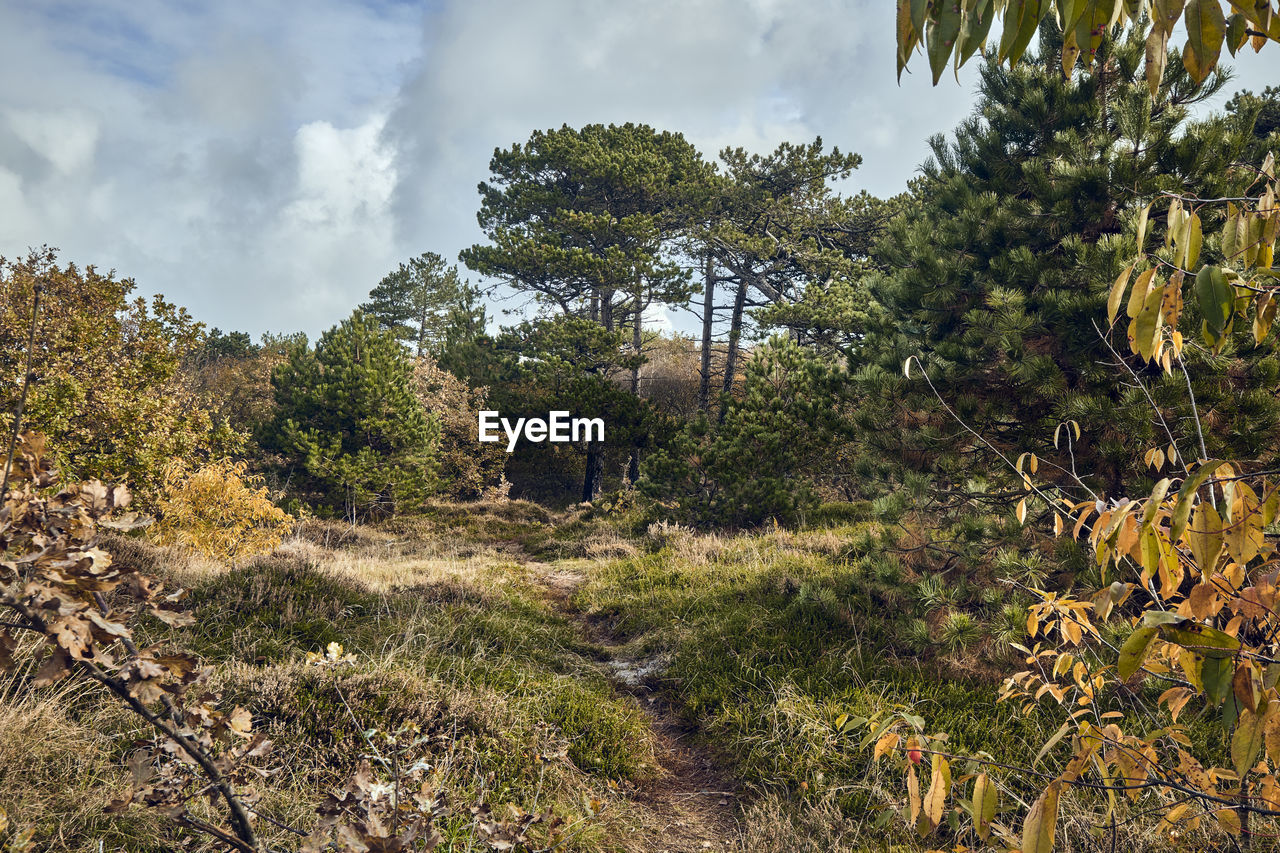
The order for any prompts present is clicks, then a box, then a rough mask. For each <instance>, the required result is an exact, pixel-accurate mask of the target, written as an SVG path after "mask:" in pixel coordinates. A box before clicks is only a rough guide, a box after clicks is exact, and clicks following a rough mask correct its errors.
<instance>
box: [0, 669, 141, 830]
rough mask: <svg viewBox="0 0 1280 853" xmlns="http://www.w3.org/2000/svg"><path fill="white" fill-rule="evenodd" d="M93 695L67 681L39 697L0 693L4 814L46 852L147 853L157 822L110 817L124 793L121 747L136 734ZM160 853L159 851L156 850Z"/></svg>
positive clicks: (13, 688) (12, 685) (9, 687)
mask: <svg viewBox="0 0 1280 853" xmlns="http://www.w3.org/2000/svg"><path fill="white" fill-rule="evenodd" d="M92 694H93V689H92V687H90V686H87V685H84V684H78V683H75V682H71V681H64V682H62V683H61V684H59V685H58V686H56V687H54V688H51V689H49V690H45V691H41V692H38V693H37V692H30V691H25V690H22V689H20V688H19V687H18V686H17V684H16V682H13V681H10V682H9V683H7V684H6V685H4V687H3V690H2V692H0V808H2V809H3V810H4V811H5V812H6V813H7V814H8V816H9V820H10V822H11V824H12V825H13V826H14V827H16V828H17V827H20V828H31V829H34V830H35V834H36V837H37V838H39V839H41V843H42V844H43V845H44V846H42V847H40V848H39V849H42V850H50V851H54V850H66V851H97V850H98V849H99V843H101V844H102V845H103V846H104V848H105V849H108V850H116V849H127V850H143V849H147V848H146V847H144V846H135V845H137V844H139V842H140V841H142V840H143V839H146V838H148V837H151V838H154V836H155V834H156V827H157V826H158V824H159V822H160V821H159V818H158V816H156V815H150V814H138V813H135V814H130V815H128V816H124V817H122V818H119V819H117V818H114V817H108V816H107V815H105V814H104V813H103V808H104V807H105V806H106V805H107V803H109V802H110V801H111V800H112V799H115V798H117V797H119V796H120V795H121V794H122V793H123V792H124V790H125V773H124V771H123V767H122V762H120V761H119V760H118V752H119V749H120V747H119V744H120V743H121V742H123V741H125V740H127V739H128V737H129V735H130V734H141V732H140V731H138V730H136V729H134V728H133V721H132V720H131V719H130V718H129V716H128V715H127V713H126V712H124V711H122V710H120V709H118V708H116V707H114V706H110V705H103V704H101V703H98V702H96V701H95V697H94V696H93V695H92ZM153 849H154V848H153Z"/></svg>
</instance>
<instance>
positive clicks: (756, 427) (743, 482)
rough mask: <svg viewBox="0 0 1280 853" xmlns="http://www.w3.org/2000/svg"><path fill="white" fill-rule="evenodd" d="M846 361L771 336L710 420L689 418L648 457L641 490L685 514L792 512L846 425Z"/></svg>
mask: <svg viewBox="0 0 1280 853" xmlns="http://www.w3.org/2000/svg"><path fill="white" fill-rule="evenodd" d="M845 383H846V376H845V373H844V371H843V370H840V369H839V368H838V367H835V366H833V365H832V364H831V363H830V362H828V361H826V360H824V359H822V358H819V357H818V356H815V355H814V354H813V353H812V352H811V351H810V350H809V349H807V348H805V347H802V346H800V345H798V344H796V343H795V342H794V341H792V340H791V339H789V338H785V337H781V336H779V337H775V338H774V339H772V340H771V341H770V342H769V344H768V346H766V347H764V348H762V349H761V350H760V351H759V352H758V353H757V354H756V355H755V356H754V357H753V358H752V359H751V361H750V362H748V364H747V368H746V374H745V376H744V382H743V387H742V391H741V394H740V396H739V397H737V398H733V399H728V400H726V401H725V406H724V414H723V417H722V418H721V420H720V422H719V423H716V424H713V423H712V422H711V421H710V419H708V418H707V417H706V416H705V414H704V415H701V416H700V417H698V418H697V419H695V420H694V421H693V422H692V423H691V424H689V426H688V427H687V428H686V429H685V430H684V431H683V432H682V433H681V434H680V435H678V436H676V437H675V439H674V440H673V441H671V442H670V444H669V446H668V447H665V448H663V449H662V450H659V451H658V452H656V453H654V454H653V455H652V456H651V457H650V458H649V459H648V461H647V462H646V464H645V466H644V478H643V479H642V480H641V489H642V491H644V492H645V493H646V494H648V495H649V496H650V497H653V498H656V499H658V500H661V501H663V502H665V503H667V504H668V505H672V504H674V506H675V507H676V510H677V513H678V514H679V515H681V516H682V517H683V518H684V519H686V520H690V521H694V522H696V523H700V524H721V525H729V526H733V527H739V526H748V525H754V524H759V523H761V522H764V521H767V520H769V519H775V520H777V521H779V522H783V523H787V522H792V521H795V520H796V519H797V518H798V517H799V515H800V514H802V513H803V512H804V510H805V509H807V508H809V507H810V506H812V505H813V504H814V503H815V501H816V498H815V496H814V492H813V490H812V489H811V488H810V485H809V483H810V481H811V479H812V476H813V475H814V474H815V473H817V472H816V464H817V463H818V462H819V460H822V459H824V458H826V456H827V453H828V452H829V450H830V449H831V447H832V445H833V442H834V439H835V438H836V437H837V436H838V435H839V434H840V432H841V430H842V428H843V427H842V422H841V419H840V416H839V406H838V401H839V400H840V399H841V395H842V391H843V388H844V386H845Z"/></svg>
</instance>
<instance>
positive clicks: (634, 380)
mask: <svg viewBox="0 0 1280 853" xmlns="http://www.w3.org/2000/svg"><path fill="white" fill-rule="evenodd" d="M635 310H636V315H635V317H634V318H633V319H632V322H631V347H632V349H633V350H634V351H635V356H636V358H637V361H638V359H639V357H640V348H641V342H642V340H641V331H642V329H641V324H642V323H643V322H644V305H643V303H642V297H641V287H640V278H639V276H637V277H636V309H635ZM631 393H632V394H634V395H635V396H637V397H639V396H640V365H639V363H637V364H636V366H635V367H633V368H631ZM639 479H640V448H639V447H633V448H631V458H630V459H629V460H627V482H628V483H630V484H631V485H633V486H634V485H635V484H636V483H637V482H638V481H639Z"/></svg>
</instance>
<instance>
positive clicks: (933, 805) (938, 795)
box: [917, 755, 951, 835]
mask: <svg viewBox="0 0 1280 853" xmlns="http://www.w3.org/2000/svg"><path fill="white" fill-rule="evenodd" d="M950 790H951V767H950V765H948V764H947V760H946V759H945V758H943V757H942V756H941V755H934V756H933V767H932V773H931V775H930V780H929V791H928V793H926V794H925V797H924V813H923V818H924V820H923V821H922V822H921V823H919V824H917V828H918V829H920V830H921V833H920V834H921V835H928V834H929V833H931V832H933V830H934V829H936V828H937V826H938V824H940V823H942V812H943V809H945V808H946V804H947V792H948V791H950Z"/></svg>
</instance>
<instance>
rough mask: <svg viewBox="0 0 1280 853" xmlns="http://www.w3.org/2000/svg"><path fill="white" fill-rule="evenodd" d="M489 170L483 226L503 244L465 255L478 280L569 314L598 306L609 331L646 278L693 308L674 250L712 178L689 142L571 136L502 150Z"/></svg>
mask: <svg viewBox="0 0 1280 853" xmlns="http://www.w3.org/2000/svg"><path fill="white" fill-rule="evenodd" d="M489 168H490V170H491V172H492V177H491V179H490V181H488V182H485V183H482V184H481V185H480V195H481V207H480V212H479V214H477V218H478V219H479V221H480V227H481V228H483V229H484V230H485V233H486V234H487V235H488V236H489V238H490V240H491V241H492V245H487V246H486V245H476V246H472V247H471V248H469V249H467V250H465V251H463V252H462V255H461V258H462V260H463V261H464V262H465V263H466V264H467V265H468V266H469V267H471V268H472V269H474V270H476V271H477V272H480V273H482V274H484V275H490V276H497V277H502V278H505V279H507V280H509V281H510V282H511V283H512V285H513V286H514V287H516V288H517V289H519V290H521V291H524V292H527V293H531V294H533V295H535V296H537V297H538V298H539V299H541V300H543V301H545V302H546V303H548V304H550V305H553V306H556V307H557V308H559V309H561V310H563V311H564V312H566V313H573V312H575V311H577V310H579V309H580V308H581V306H583V305H584V304H585V303H587V302H591V303H593V305H594V308H593V309H592V310H593V312H594V314H593V319H599V321H600V322H601V324H602V325H603V326H605V328H606V329H609V330H613V329H614V328H615V326H616V325H617V320H619V319H621V318H615V317H614V309H615V307H616V308H617V309H618V311H619V312H620V313H621V312H624V311H626V310H628V309H626V308H624V307H623V306H622V305H621V304H620V301H621V299H622V298H623V294H625V293H627V292H629V291H630V290H631V289H632V288H633V286H634V283H635V281H636V280H637V277H639V278H643V280H644V287H645V288H646V289H647V290H648V291H649V292H651V293H654V294H657V297H658V298H659V299H661V300H662V301H666V302H675V303H678V302H682V301H684V299H685V298H687V295H688V290H687V287H688V274H687V273H686V272H685V271H684V270H683V269H682V268H681V266H680V265H679V264H677V263H676V262H675V261H674V260H673V259H670V258H667V257H664V255H663V252H662V250H663V244H664V242H665V241H668V240H670V239H671V238H672V237H673V236H674V232H675V231H676V230H677V229H679V228H680V227H682V226H683V225H684V224H686V223H687V222H688V221H689V219H690V217H691V216H692V215H693V212H694V209H695V208H696V205H697V203H698V200H699V188H700V186H701V185H702V183H703V182H704V181H705V179H706V176H707V175H708V174H709V170H708V167H707V165H706V164H705V163H704V162H703V160H702V157H701V155H700V154H699V153H698V152H697V151H696V150H695V149H694V148H693V146H692V145H690V144H689V143H688V142H687V141H685V139H684V137H683V136H681V135H680V134H678V133H667V132H658V131H655V130H654V129H653V128H651V127H648V126H647V125H635V124H625V125H621V126H617V125H608V126H604V125H598V124H596V125H588V126H586V127H584V128H582V129H581V130H574V129H572V128H570V127H568V126H567V125H565V126H564V127H561V128H560V129H559V130H548V131H545V132H543V131H535V132H534V133H533V134H532V135H531V136H530V137H529V141H528V142H526V143H524V144H516V145H513V146H512V147H511V148H510V149H508V150H505V151H503V150H500V149H499V150H496V151H494V155H493V159H492V160H491V161H490V164H489Z"/></svg>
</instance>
